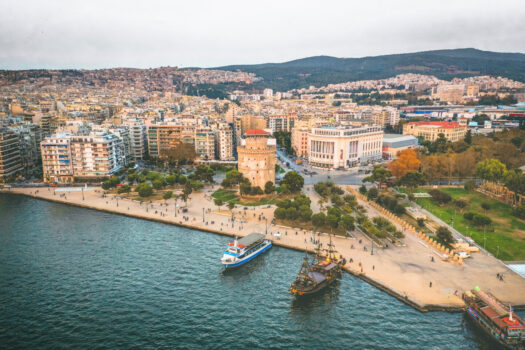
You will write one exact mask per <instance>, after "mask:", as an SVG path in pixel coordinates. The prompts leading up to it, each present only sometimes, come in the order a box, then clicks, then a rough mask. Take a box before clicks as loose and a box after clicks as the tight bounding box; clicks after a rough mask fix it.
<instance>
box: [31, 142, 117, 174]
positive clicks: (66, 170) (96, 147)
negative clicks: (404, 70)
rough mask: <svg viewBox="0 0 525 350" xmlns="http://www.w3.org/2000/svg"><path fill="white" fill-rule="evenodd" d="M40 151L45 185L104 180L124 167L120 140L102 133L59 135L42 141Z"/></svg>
mask: <svg viewBox="0 0 525 350" xmlns="http://www.w3.org/2000/svg"><path fill="white" fill-rule="evenodd" d="M41 150H42V169H43V174H44V180H45V181H48V182H61V183H71V182H73V181H74V179H75V178H83V179H94V180H98V179H104V178H107V177H110V176H112V175H113V174H114V173H115V172H117V171H119V170H120V169H122V167H123V166H125V165H126V154H125V148H124V144H123V142H122V140H121V139H120V138H119V137H118V136H116V135H114V134H109V133H104V132H98V133H91V134H90V135H80V136H74V135H71V134H67V133H60V134H57V135H53V136H51V137H48V138H46V139H44V141H42V143H41Z"/></svg>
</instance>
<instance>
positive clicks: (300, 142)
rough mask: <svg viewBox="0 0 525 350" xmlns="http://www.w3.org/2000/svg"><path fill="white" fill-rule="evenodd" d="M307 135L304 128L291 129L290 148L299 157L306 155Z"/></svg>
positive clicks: (306, 130)
mask: <svg viewBox="0 0 525 350" xmlns="http://www.w3.org/2000/svg"><path fill="white" fill-rule="evenodd" d="M308 133H309V131H308V128H307V127H305V126H303V127H300V128H293V129H292V148H293V149H294V151H295V154H297V155H298V156H299V157H306V156H307V155H308Z"/></svg>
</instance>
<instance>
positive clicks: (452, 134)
mask: <svg viewBox="0 0 525 350" xmlns="http://www.w3.org/2000/svg"><path fill="white" fill-rule="evenodd" d="M466 133H467V127H466V126H465V125H459V124H458V123H456V122H442V121H437V122H432V121H428V122H427V121H419V122H411V123H406V124H405V125H403V135H413V136H415V137H423V138H424V139H425V140H427V141H431V142H433V141H436V140H437V138H438V137H439V134H443V135H445V137H446V138H447V140H449V141H451V142H456V141H459V140H462V139H463V138H464V137H465V134H466Z"/></svg>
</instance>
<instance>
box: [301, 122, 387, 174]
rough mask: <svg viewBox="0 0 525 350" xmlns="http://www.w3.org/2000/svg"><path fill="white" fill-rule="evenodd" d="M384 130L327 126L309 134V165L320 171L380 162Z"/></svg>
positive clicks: (366, 126)
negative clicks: (321, 169)
mask: <svg viewBox="0 0 525 350" xmlns="http://www.w3.org/2000/svg"><path fill="white" fill-rule="evenodd" d="M382 146H383V130H382V129H381V127H379V126H376V125H373V126H370V125H365V126H333V127H331V126H324V127H320V128H313V129H312V131H311V132H310V133H309V134H308V161H309V163H310V165H312V166H313V167H318V168H329V169H348V168H351V167H355V166H358V165H360V164H368V163H370V162H373V161H376V160H379V159H381V156H382V152H381V150H382Z"/></svg>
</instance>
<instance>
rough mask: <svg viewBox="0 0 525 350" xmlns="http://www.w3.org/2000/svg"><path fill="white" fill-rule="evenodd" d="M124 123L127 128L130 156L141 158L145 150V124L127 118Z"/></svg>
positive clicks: (136, 158)
mask: <svg viewBox="0 0 525 350" xmlns="http://www.w3.org/2000/svg"><path fill="white" fill-rule="evenodd" d="M126 125H127V127H128V130H129V138H130V144H131V157H132V158H133V159H135V160H142V159H144V155H145V154H146V150H147V137H146V126H145V125H144V123H143V122H142V121H140V120H129V121H127V122H126Z"/></svg>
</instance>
